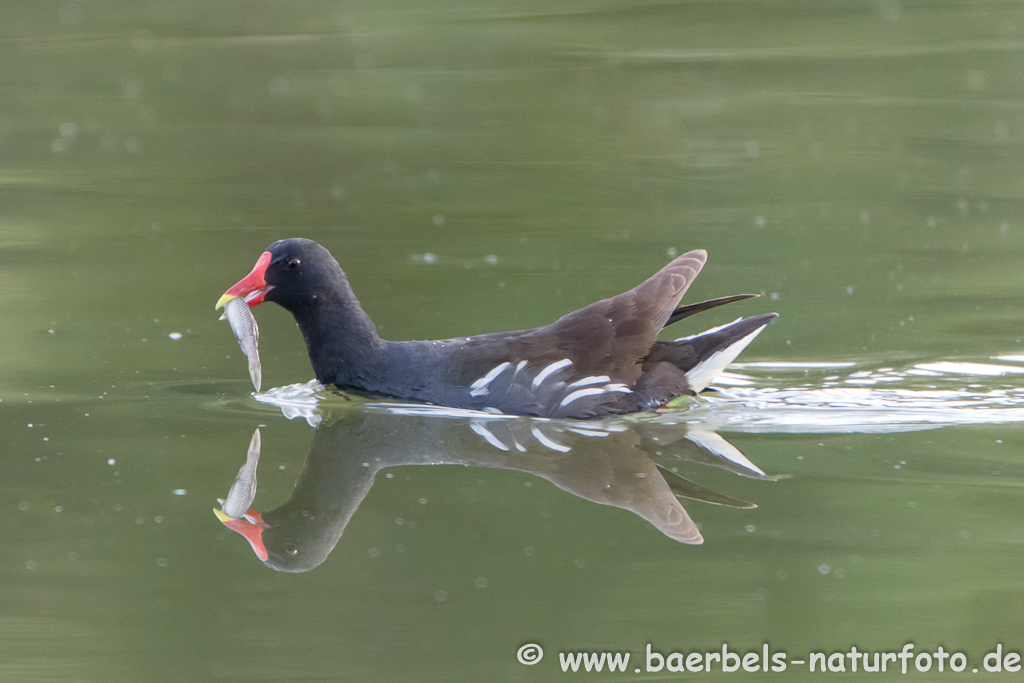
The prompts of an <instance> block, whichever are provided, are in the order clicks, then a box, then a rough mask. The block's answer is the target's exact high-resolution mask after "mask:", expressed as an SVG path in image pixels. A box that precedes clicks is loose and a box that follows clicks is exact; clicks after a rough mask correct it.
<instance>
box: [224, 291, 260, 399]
mask: <svg viewBox="0 0 1024 683" xmlns="http://www.w3.org/2000/svg"><path fill="white" fill-rule="evenodd" d="M224 318H227V321H228V324H230V325H231V331H232V332H233V333H234V334H235V339H237V340H238V345H239V346H240V347H241V349H242V353H244V354H245V356H246V357H247V358H248V359H249V379H251V380H252V385H253V387H255V388H256V391H257V392H258V391H259V390H260V385H261V384H262V383H263V366H262V365H260V352H259V349H258V348H257V347H258V345H259V340H260V328H259V327H258V326H257V325H256V318H254V317H253V315H252V311H250V310H249V304H248V303H246V301H245V299H244V298H242V297H232V298H230V299H228V300H227V301H226V302H225V303H224V315H223V316H221V319H222V320H223V319H224Z"/></svg>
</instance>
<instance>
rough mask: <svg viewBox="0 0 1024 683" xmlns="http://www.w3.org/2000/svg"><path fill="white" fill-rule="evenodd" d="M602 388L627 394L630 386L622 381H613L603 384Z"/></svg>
mask: <svg viewBox="0 0 1024 683" xmlns="http://www.w3.org/2000/svg"><path fill="white" fill-rule="evenodd" d="M604 390H605V391H618V392H620V393H623V394H628V393H629V392H630V391H631V390H630V388H629V387H627V386H626V385H625V384H623V383H622V382H615V383H614V384H606V385H604Z"/></svg>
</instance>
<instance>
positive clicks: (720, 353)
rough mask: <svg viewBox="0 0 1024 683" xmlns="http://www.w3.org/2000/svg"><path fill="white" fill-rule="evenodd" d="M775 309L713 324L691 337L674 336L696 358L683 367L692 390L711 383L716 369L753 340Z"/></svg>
mask: <svg viewBox="0 0 1024 683" xmlns="http://www.w3.org/2000/svg"><path fill="white" fill-rule="evenodd" d="M777 317H779V314H778V313H764V314H762V315H755V316H752V317H750V318H740V319H739V320H737V321H736V322H732V323H729V324H728V325H722V326H721V327H715V328H712V329H710V330H707V331H705V332H701V333H700V334H696V335H694V336H692V337H684V338H683V339H677V340H676V341H677V342H686V344H687V345H688V346H690V347H691V348H692V349H693V351H694V354H695V356H696V358H697V359H698V360H697V362H696V363H695V364H694V365H693V367H691V368H690V369H689V370H687V371H686V381H687V383H688V384H689V385H690V389H691V390H692V391H693V392H694V393H697V392H700V391H703V390H704V389H705V388H707V386H708V385H709V384H711V383H712V382H713V381H714V380H715V378H716V377H718V375H719V373H721V372H722V371H723V370H725V368H726V367H727V366H728V365H729V364H730V363H732V362H733V361H734V360H736V357H737V356H738V355H740V352H741V351H743V349H745V348H747V345H748V344H750V342H752V341H753V340H754V337H756V336H757V335H758V334H760V332H761V330H763V329H764V328H765V325H767V324H768V323H770V322H771V321H772V320H775V318H777Z"/></svg>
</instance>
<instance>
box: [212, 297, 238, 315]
mask: <svg viewBox="0 0 1024 683" xmlns="http://www.w3.org/2000/svg"><path fill="white" fill-rule="evenodd" d="M237 298H238V297H237V296H235V295H234V294H225V295H224V296H222V297H221V298H219V299H217V305H216V306H214V307H213V310H215V311H216V310H217V309H218V308H222V307H223V306H224V304H226V303H227V302H229V301H231V300H232V299H237Z"/></svg>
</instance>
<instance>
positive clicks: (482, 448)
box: [215, 410, 776, 572]
mask: <svg viewBox="0 0 1024 683" xmlns="http://www.w3.org/2000/svg"><path fill="white" fill-rule="evenodd" d="M428 413H429V411H422V412H421V411H415V410H411V411H407V412H406V413H404V414H393V413H387V412H376V411H372V410H350V411H345V413H343V414H342V415H341V416H339V417H337V418H335V419H333V420H328V419H325V420H323V421H322V422H321V423H320V424H319V427H318V428H317V429H316V432H315V434H314V436H313V441H312V443H311V444H310V448H309V454H308V455H307V457H306V462H305V466H304V467H303V470H302V474H301V475H300V476H299V479H298V481H297V482H296V484H295V488H294V490H293V491H292V495H291V497H290V498H289V499H288V501H287V502H285V503H284V504H283V505H281V506H280V507H277V508H275V509H273V510H269V511H267V512H265V513H260V512H257V511H256V510H253V509H248V510H245V506H244V505H243V506H242V508H241V509H239V510H237V512H236V513H235V514H237V515H238V518H234V517H231V516H229V515H227V514H225V512H223V511H221V510H216V511H215V512H216V514H217V517H218V518H219V519H220V520H221V521H222V522H223V523H224V525H225V526H227V527H228V528H229V529H232V530H233V531H236V532H238V533H240V534H241V535H242V536H244V537H245V538H246V539H247V540H248V541H249V543H250V545H251V546H252V548H253V550H254V551H255V553H256V555H257V557H259V558H260V559H261V560H262V561H263V562H264V563H265V564H266V565H267V566H268V567H270V568H272V569H275V570H277V571H281V572H306V571H309V570H310V569H313V568H314V567H317V566H318V565H320V564H321V563H322V562H323V561H324V560H326V559H327V556H328V555H329V554H330V553H331V551H332V550H333V549H334V547H335V545H337V543H338V540H339V539H340V538H341V535H342V533H344V531H345V527H346V526H347V525H348V522H349V520H350V519H351V518H352V515H354V514H355V512H356V510H357V509H358V507H359V505H360V503H362V501H363V499H364V498H365V497H366V494H367V493H368V492H369V491H370V487H371V486H373V482H374V478H375V477H376V476H377V473H378V472H379V471H381V470H383V469H385V468H389V467H397V466H404V465H463V466H470V467H491V468H499V469H505V470H515V471H519V472H526V473H529V474H533V475H535V476H538V477H540V478H542V479H546V480H547V481H549V482H551V483H552V484H554V485H555V486H557V487H558V488H560V489H562V490H563V491H565V492H567V493H571V494H572V495H574V496H579V497H580V498H583V499H585V500H589V501H592V502H594V503H599V504H601V505H610V506H613V507H618V508H622V509H623V510H628V511H630V512H632V513H634V514H636V515H639V516H640V517H642V518H644V519H645V520H647V521H648V522H650V523H651V524H653V525H654V526H655V527H657V528H658V530H659V531H661V532H662V533H663V534H665V535H666V536H668V537H669V538H671V539H674V540H676V541H679V542H681V543H690V544H699V543H703V542H704V539H703V537H702V536H701V534H700V532H699V531H698V529H697V525H696V524H695V523H694V521H693V520H692V519H691V518H690V516H689V514H687V512H686V510H685V509H684V508H683V506H682V505H681V504H680V503H679V500H678V498H687V499H691V500H699V501H703V502H706V503H712V504H716V505H726V506H729V507H735V508H753V507H756V506H755V505H753V504H752V503H747V502H744V501H741V500H737V499H735V498H731V497H729V496H726V495H723V494H720V493H716V492H714V491H711V490H710V489H707V488H705V487H703V486H700V485H699V484H696V483H694V482H692V481H690V480H688V479H685V478H684V477H682V476H680V475H678V474H676V473H675V472H673V471H672V470H671V469H670V468H671V467H672V465H671V463H672V462H679V461H690V462H696V463H700V464H704V465H712V466H716V467H720V468H722V469H725V470H728V471H730V472H732V473H734V474H737V475H740V476H743V477H749V478H756V479H776V477H770V476H767V475H766V474H765V473H764V472H763V471H761V469H759V468H758V467H757V466H756V465H754V464H753V463H752V462H750V461H749V460H748V459H747V458H746V457H744V456H743V454H742V453H740V452H739V451H738V450H737V449H736V448H735V447H733V446H732V445H731V444H729V443H728V442H727V441H726V440H725V439H723V438H722V437H721V436H719V435H718V434H715V433H713V432H709V431H703V430H695V429H693V428H689V429H688V428H687V427H686V426H685V425H665V424H658V423H654V422H651V423H644V422H623V421H605V422H570V421H564V422H563V421H551V420H538V419H533V418H524V417H514V418H513V417H508V416H486V415H482V414H479V413H477V414H476V415H479V417H466V418H463V417H438V416H436V415H430V414H428ZM253 443H254V444H255V447H256V448H257V452H256V453H255V454H254V453H253V452H252V448H253V446H252V445H251V446H250V452H249V455H248V458H247V462H249V463H252V462H254V461H255V459H256V458H258V455H259V454H258V448H259V444H258V440H256V439H254V442H253ZM254 455H255V457H254ZM656 460H657V462H656ZM254 469H255V467H253V471H251V472H249V471H247V468H246V467H244V466H243V468H242V470H241V471H240V472H239V478H245V477H249V476H251V477H252V479H253V480H255V471H254ZM239 483H242V484H244V483H245V482H239V481H238V480H237V479H236V482H235V484H233V486H232V489H233V491H237V490H238V485H239ZM243 488H244V487H243ZM229 497H230V496H229ZM251 500H252V498H251V497H249V498H247V499H246V501H245V502H246V504H248V503H249V502H250V501H251ZM236 501H237V497H236ZM243 510H244V511H243Z"/></svg>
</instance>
